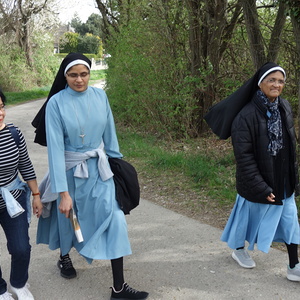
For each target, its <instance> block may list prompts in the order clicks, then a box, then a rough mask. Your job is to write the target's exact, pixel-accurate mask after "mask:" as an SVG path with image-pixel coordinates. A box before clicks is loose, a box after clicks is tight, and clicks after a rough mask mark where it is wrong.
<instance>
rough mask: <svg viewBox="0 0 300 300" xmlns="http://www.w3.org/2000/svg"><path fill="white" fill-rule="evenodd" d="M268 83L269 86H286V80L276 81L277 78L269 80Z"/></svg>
mask: <svg viewBox="0 0 300 300" xmlns="http://www.w3.org/2000/svg"><path fill="white" fill-rule="evenodd" d="M266 82H267V83H269V84H274V83H277V84H278V85H285V83H286V82H285V81H284V80H276V79H275V78H271V79H268V80H266Z"/></svg>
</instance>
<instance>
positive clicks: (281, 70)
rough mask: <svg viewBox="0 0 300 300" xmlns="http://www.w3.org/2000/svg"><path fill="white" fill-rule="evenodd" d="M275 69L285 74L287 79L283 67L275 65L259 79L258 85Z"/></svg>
mask: <svg viewBox="0 0 300 300" xmlns="http://www.w3.org/2000/svg"><path fill="white" fill-rule="evenodd" d="M274 71H280V72H282V73H283V76H284V80H285V79H286V76H285V71H284V70H283V69H282V68H281V67H279V66H278V67H273V68H271V69H269V70H268V71H266V72H265V73H264V74H263V75H262V76H261V77H260V79H259V81H258V84H257V85H258V86H259V85H260V84H261V82H262V81H263V79H264V78H265V77H266V76H267V75H268V74H270V73H272V72H274Z"/></svg>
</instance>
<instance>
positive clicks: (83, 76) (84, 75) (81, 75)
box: [67, 72, 90, 79]
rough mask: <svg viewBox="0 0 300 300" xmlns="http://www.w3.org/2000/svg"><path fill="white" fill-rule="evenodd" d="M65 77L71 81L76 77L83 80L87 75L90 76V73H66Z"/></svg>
mask: <svg viewBox="0 0 300 300" xmlns="http://www.w3.org/2000/svg"><path fill="white" fill-rule="evenodd" d="M67 75H68V76H69V77H71V78H72V79H75V78H76V79H77V78H78V77H80V78H85V77H87V76H88V75H90V73H88V72H83V73H80V74H77V73H67Z"/></svg>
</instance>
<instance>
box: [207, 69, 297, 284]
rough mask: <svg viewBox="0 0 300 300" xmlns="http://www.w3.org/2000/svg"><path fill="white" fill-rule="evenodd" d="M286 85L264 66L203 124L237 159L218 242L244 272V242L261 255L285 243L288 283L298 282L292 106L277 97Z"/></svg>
mask: <svg viewBox="0 0 300 300" xmlns="http://www.w3.org/2000/svg"><path fill="white" fill-rule="evenodd" d="M285 81H286V73H285V71H284V69H283V68H282V67H280V66H279V65H277V64H275V63H267V64H265V65H263V66H262V67H261V68H260V69H259V70H258V71H257V72H256V73H255V75H254V76H253V77H252V78H251V79H249V80H248V81H247V82H246V83H245V84H244V85H243V86H242V87H241V88H239V89H238V90H237V91H236V92H235V93H233V94H232V95H230V96H229V97H228V98H226V99H224V100H223V101H221V102H220V103H218V104H216V105H215V106H213V107H212V108H211V110H210V111H209V112H208V114H207V115H206V116H205V119H206V121H207V123H208V125H209V126H210V127H211V128H212V130H213V131H214V133H216V134H217V135H218V136H219V137H220V138H222V139H226V138H228V137H229V136H230V135H231V137H232V144H233V149H234V155H235V159H236V188H237V193H238V194H237V198H236V202H235V205H234V207H233V210H232V212H231V215H230V217H229V220H228V222H227V224H226V226H225V229H224V231H223V233H222V236H221V240H222V241H224V242H226V243H227V244H228V246H229V247H230V248H232V249H234V250H233V252H232V258H233V259H234V260H235V261H236V262H237V263H238V264H239V265H240V266H241V267H244V268H254V267H255V266H256V264H255V262H254V260H253V259H252V258H251V257H250V255H249V253H248V252H247V250H246V249H245V246H246V245H245V242H246V241H247V242H248V250H253V249H254V245H255V244H256V245H257V249H258V250H260V251H262V252H265V253H268V251H269V248H270V246H271V244H272V242H282V243H285V245H286V247H287V251H288V257H289V264H288V266H287V278H288V279H289V280H291V281H300V264H299V260H298V244H299V241H300V232H299V223H298V216H297V207H296V203H295V192H296V193H298V191H299V181H298V168H297V161H296V135H295V129H294V124H293V116H292V110H291V106H290V104H289V103H288V101H287V100H285V99H283V98H281V97H280V95H281V92H282V90H283V87H284V85H285Z"/></svg>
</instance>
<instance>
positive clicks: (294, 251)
mask: <svg viewBox="0 0 300 300" xmlns="http://www.w3.org/2000/svg"><path fill="white" fill-rule="evenodd" d="M285 245H286V248H287V251H288V255H289V266H290V268H291V269H292V268H294V267H295V265H296V264H298V263H299V259H298V245H297V244H289V245H288V244H287V243H285Z"/></svg>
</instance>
